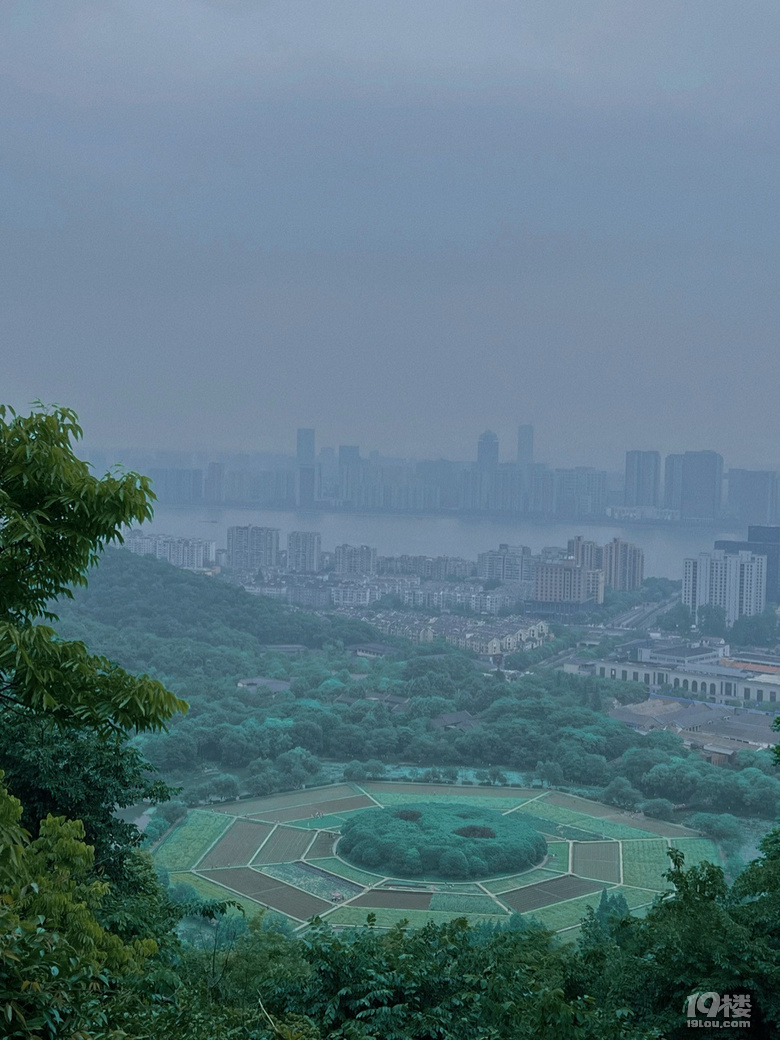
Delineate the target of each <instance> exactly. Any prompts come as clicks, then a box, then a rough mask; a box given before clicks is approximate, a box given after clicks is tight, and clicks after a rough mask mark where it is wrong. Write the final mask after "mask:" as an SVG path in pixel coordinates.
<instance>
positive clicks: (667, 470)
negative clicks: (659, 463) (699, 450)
mask: <svg viewBox="0 0 780 1040" xmlns="http://www.w3.org/2000/svg"><path fill="white" fill-rule="evenodd" d="M682 472H683V456H682V455H667V456H666V461H665V463H664V509H675V510H676V511H677V512H678V513H679V512H680V509H681V508H682Z"/></svg>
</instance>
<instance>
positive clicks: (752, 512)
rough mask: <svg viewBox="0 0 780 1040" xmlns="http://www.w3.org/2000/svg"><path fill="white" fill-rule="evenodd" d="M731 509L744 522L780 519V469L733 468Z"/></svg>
mask: <svg viewBox="0 0 780 1040" xmlns="http://www.w3.org/2000/svg"><path fill="white" fill-rule="evenodd" d="M728 485H729V494H728V511H729V513H730V515H731V516H733V517H735V518H736V519H737V520H739V521H740V522H741V523H742V524H745V525H746V526H747V525H748V524H773V523H775V521H776V520H777V519H778V480H777V473H774V472H772V471H771V470H753V469H730V470H729V474H728Z"/></svg>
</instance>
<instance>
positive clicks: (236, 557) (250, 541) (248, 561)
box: [227, 525, 279, 574]
mask: <svg viewBox="0 0 780 1040" xmlns="http://www.w3.org/2000/svg"><path fill="white" fill-rule="evenodd" d="M227 562H228V567H230V568H232V569H233V570H235V571H239V572H240V573H242V574H255V573H256V572H257V571H259V570H264V569H265V568H266V567H278V566H279V528H278V527H255V526H254V525H252V526H248V527H228V532H227Z"/></svg>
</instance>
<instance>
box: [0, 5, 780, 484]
mask: <svg viewBox="0 0 780 1040" xmlns="http://www.w3.org/2000/svg"><path fill="white" fill-rule="evenodd" d="M0 91H1V92H2V95H1V96H2V104H1V105H0V120H1V122H0V142H1V146H0V207H2V217H1V219H0V257H1V258H2V271H0V292H2V308H1V309H0V322H1V323H2V324H1V325H0V336H1V337H2V339H1V341H0V354H1V355H2V379H1V381H0V385H2V386H3V392H2V394H0V398H2V400H4V401H7V402H9V403H11V404H13V405H15V406H16V407H17V408H24V407H25V406H26V405H27V403H28V402H30V401H32V400H33V399H35V398H40V399H42V400H44V401H49V402H51V401H56V402H58V403H62V404H68V405H72V406H73V407H75V408H76V409H77V410H78V411H79V413H80V415H81V418H82V422H83V424H84V426H85V428H86V432H87V437H88V440H89V441H90V442H92V443H103V444H111V445H130V444H135V445H147V446H149V445H160V446H164V447H170V446H173V447H185V446H190V445H192V446H208V445H209V444H211V445H213V446H214V447H215V448H247V449H252V448H258V449H267V450H294V442H295V427H296V426H314V427H316V429H317V436H318V443H319V444H320V445H322V444H338V443H360V445H361V446H362V447H363V448H365V449H366V450H371V449H379V450H380V451H383V452H385V453H388V454H417V455H426V456H438V455H443V456H445V457H461V458H465V457H472V456H473V455H474V451H475V443H476V438H477V436H478V434H479V433H480V432H481V431H482V430H484V429H485V428H488V427H489V428H491V429H494V430H495V431H496V432H497V433H498V434H499V437H500V439H501V449H502V457H504V458H507V459H508V458H510V457H511V455H512V451H513V448H514V437H515V430H516V427H517V424H518V423H520V422H532V423H534V424H535V426H536V430H537V434H536V439H537V457H538V458H540V459H543V460H547V461H550V462H553V463H556V464H567V463H571V464H581V463H585V464H588V463H590V464H605V465H606V464H609V465H611V466H612V465H620V464H621V463H622V452H623V451H624V450H625V449H626V448H658V449H660V450H661V451H676V450H685V449H699V448H703V447H712V448H715V449H717V450H720V451H722V453H723V454H724V456H725V458H726V464H727V465H756V466H769V465H771V466H777V465H780V407H778V403H779V401H780V347H779V344H778V329H779V328H780V320H779V319H780V293H779V292H778V289H779V288H780V286H779V284H778V261H779V260H780V240H779V238H778V229H779V228H780V219H779V218H780V212H779V210H780V195H779V194H778V183H779V182H780V178H779V177H778V174H779V173H780V170H779V169H778V166H779V165H780V164H779V162H778V158H779V150H780V149H779V146H780V132H779V130H778V101H779V100H780V5H779V4H778V3H777V0H749V2H748V3H745V2H744V0H675V2H669V0H511V2H498V0H480V2H478V3H475V2H474V0H467V2H461V0H384V2H382V0H280V2H264V0H246V2H241V0H212V2H207V0H177V2H175V3H161V2H160V0H114V2H111V0H101V2H100V3H95V2H94V0H89V2H81V0H67V2H66V3H62V2H59V0H38V2H35V3H31V2H30V0H18V2H14V0H5V2H4V3H3V4H2V6H1V7H0Z"/></svg>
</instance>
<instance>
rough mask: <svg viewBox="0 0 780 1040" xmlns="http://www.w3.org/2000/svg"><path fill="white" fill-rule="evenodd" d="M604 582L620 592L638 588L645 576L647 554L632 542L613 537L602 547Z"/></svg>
mask: <svg viewBox="0 0 780 1040" xmlns="http://www.w3.org/2000/svg"><path fill="white" fill-rule="evenodd" d="M601 560H602V568H603V570H604V584H605V585H606V586H607V588H609V589H616V590H617V591H618V592H631V591H633V590H634V589H638V588H639V587H640V585H641V584H642V581H643V580H644V576H645V554H644V553H643V552H642V550H641V549H640V548H639V547H638V546H636V545H631V543H630V542H624V541H623V540H622V539H620V538H613V539H612V541H611V542H608V543H607V544H606V545H605V546H604V548H603V549H602V556H601Z"/></svg>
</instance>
